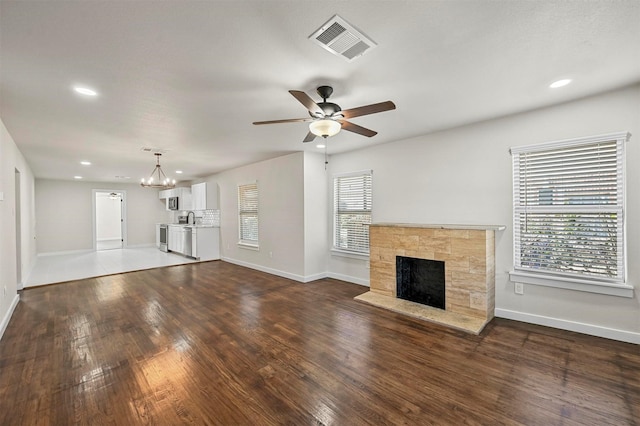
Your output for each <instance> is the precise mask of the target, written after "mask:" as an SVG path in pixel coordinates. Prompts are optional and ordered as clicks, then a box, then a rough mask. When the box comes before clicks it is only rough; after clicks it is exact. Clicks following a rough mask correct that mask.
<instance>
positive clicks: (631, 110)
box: [328, 85, 640, 343]
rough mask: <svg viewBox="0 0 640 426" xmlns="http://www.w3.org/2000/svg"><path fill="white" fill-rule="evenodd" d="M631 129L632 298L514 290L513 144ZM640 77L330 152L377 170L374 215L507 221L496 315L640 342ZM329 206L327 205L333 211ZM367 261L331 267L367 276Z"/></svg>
mask: <svg viewBox="0 0 640 426" xmlns="http://www.w3.org/2000/svg"><path fill="white" fill-rule="evenodd" d="M618 131H628V132H630V133H631V134H632V136H631V139H630V141H629V143H628V144H627V147H626V148H627V188H628V190H627V218H628V220H627V255H628V259H629V265H628V282H629V283H630V284H631V285H634V286H635V288H636V289H635V293H634V297H633V298H630V299H629V298H623V297H615V296H606V295H599V294H593V293H585V292H578V291H571V290H563V289H557V288H552V287H541V286H533V285H526V286H525V292H524V293H525V294H524V295H516V294H515V293H514V285H513V283H512V282H510V281H509V276H508V272H509V271H510V270H511V269H512V268H513V225H512V222H513V219H512V193H511V191H512V183H511V182H512V172H511V155H510V154H509V148H510V147H512V146H519V145H527V144H533V143H541V142H547V141H554V140H561V139H569V138H575V137H581V136H590V135H598V134H604V133H611V132H618ZM638 164H640V85H635V86H632V87H628V88H625V89H621V90H616V91H612V92H608V93H605V94H601V95H598V96H593V97H589V98H585V99H582V100H579V101H575V102H569V103H566V104H562V105H558V106H553V107H549V108H543V109H539V110H536V111H531V112H527V113H522V114H516V115H512V116H508V117H504V118H500V119H495V120H490V121H485V122H481V123H477V124H473V125H468V126H464V127H460V128H456V129H452V130H447V131H443V132H439V133H434V134H430V135H425V136H420V137H415V138H412V139H407V140H403V141H398V142H393V143H388V144H383V145H376V146H372V147H371V148H366V149H362V150H358V151H354V152H349V153H344V154H338V155H333V156H331V159H330V162H329V168H330V175H331V176H333V175H334V174H337V173H346V172H352V171H356V170H364V169H372V170H373V222H374V223H375V222H378V223H379V222H396V223H403V222H407V223H422V224H437V223H446V224H486V225H506V226H507V229H506V230H505V231H502V232H496V316H501V317H505V318H512V319H517V320H521V321H526V322H532V323H537V324H543V325H548V326H552V327H558V328H564V329H567V330H574V331H580V332H583V333H589V334H594V335H598V336H603V337H611V338H614V339H618V340H625V341H631V342H634V343H640V263H638V262H636V261H635V259H639V258H640V222H639V221H638V220H637V218H638V217H640V192H639V191H638V190H637V188H638V187H640V168H638V167H637V165H638ZM329 214H330V213H329ZM368 266H369V265H368V261H363V260H357V259H348V258H340V257H336V256H330V258H329V266H328V269H329V274H330V275H332V276H337V277H343V279H347V280H348V281H352V282H356V283H368V279H369V270H368Z"/></svg>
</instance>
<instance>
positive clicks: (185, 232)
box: [181, 226, 191, 257]
mask: <svg viewBox="0 0 640 426" xmlns="http://www.w3.org/2000/svg"><path fill="white" fill-rule="evenodd" d="M181 238H182V245H181V247H182V254H184V255H185V256H189V257H191V227H190V226H183V227H182V230H181Z"/></svg>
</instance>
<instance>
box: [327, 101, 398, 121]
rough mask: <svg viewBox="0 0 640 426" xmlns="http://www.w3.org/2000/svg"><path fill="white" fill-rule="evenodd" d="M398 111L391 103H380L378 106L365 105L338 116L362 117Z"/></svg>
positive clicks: (342, 112)
mask: <svg viewBox="0 0 640 426" xmlns="http://www.w3.org/2000/svg"><path fill="white" fill-rule="evenodd" d="M392 109H396V105H395V104H394V103H393V102H391V101H386V102H380V103H377V104H371V105H365V106H361V107H357V108H350V109H345V110H344V111H340V112H339V113H338V114H339V115H342V116H343V117H344V118H353V117H360V116H361V115H369V114H375V113H377V112H384V111H390V110H392Z"/></svg>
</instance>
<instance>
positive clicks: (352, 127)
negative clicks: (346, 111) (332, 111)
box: [338, 120, 378, 138]
mask: <svg viewBox="0 0 640 426" xmlns="http://www.w3.org/2000/svg"><path fill="white" fill-rule="evenodd" d="M338 122H339V123H340V124H342V130H348V131H349V132H353V133H357V134H359V135H362V136H367V137H369V138H370V137H371V136H375V135H377V134H378V132H374V131H373V130H371V129H367V128H366V127H362V126H358V125H357V124H353V123H351V122H349V121H346V120H338Z"/></svg>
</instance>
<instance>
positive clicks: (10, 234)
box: [0, 119, 36, 337]
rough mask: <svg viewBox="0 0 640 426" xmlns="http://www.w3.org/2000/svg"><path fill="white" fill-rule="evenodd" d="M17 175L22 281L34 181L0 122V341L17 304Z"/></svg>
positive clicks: (29, 254)
mask: <svg viewBox="0 0 640 426" xmlns="http://www.w3.org/2000/svg"><path fill="white" fill-rule="evenodd" d="M16 169H18V170H19V171H20V180H21V182H20V206H19V211H20V235H21V244H20V247H21V250H20V259H21V261H22V265H21V267H20V269H21V276H22V280H24V279H26V277H27V276H28V275H29V272H30V271H31V268H32V267H33V265H34V263H35V259H36V243H35V235H36V234H35V202H34V178H33V173H32V171H31V168H30V167H29V165H28V164H27V162H26V160H25V158H24V157H23V156H22V154H21V153H20V151H19V150H18V147H17V146H16V144H15V142H14V141H13V138H12V137H11V135H10V134H9V132H8V131H7V129H6V128H5V126H4V123H3V122H2V120H1V119H0V192H1V193H2V200H1V201H0V337H2V334H3V333H4V330H5V328H6V326H7V324H8V323H9V319H10V317H11V313H12V312H13V309H14V308H15V306H16V304H17V303H18V300H19V297H18V292H17V291H18V288H22V284H21V283H18V279H17V277H18V273H17V271H18V265H17V261H16V259H17V255H16V217H15V212H16V210H17V209H16V191H15V188H16V185H15V170H16Z"/></svg>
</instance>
